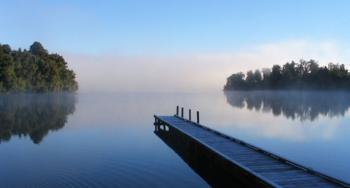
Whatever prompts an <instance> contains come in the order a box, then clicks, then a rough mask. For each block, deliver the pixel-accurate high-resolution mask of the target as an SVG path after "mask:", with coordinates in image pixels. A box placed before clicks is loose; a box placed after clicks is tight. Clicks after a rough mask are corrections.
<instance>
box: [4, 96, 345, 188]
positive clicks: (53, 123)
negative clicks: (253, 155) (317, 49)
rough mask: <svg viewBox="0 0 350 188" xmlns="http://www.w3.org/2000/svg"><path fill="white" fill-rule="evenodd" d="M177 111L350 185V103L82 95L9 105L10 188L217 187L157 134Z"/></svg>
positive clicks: (8, 99)
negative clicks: (158, 124)
mask: <svg viewBox="0 0 350 188" xmlns="http://www.w3.org/2000/svg"><path fill="white" fill-rule="evenodd" d="M176 105H180V106H184V107H185V109H186V112H187V109H188V108H191V109H192V111H195V110H199V111H200V115H201V123H202V124H204V125H207V126H209V127H211V128H214V129H217V130H219V131H221V132H223V133H226V134H228V135H231V136H234V137H236V138H239V139H242V140H244V141H246V142H248V143H251V144H253V145H256V146H258V147H262V148H264V149H266V150H268V151H270V152H272V153H275V154H278V155H280V156H283V157H285V158H287V159H290V160H292V161H294V162H297V163H300V164H302V165H305V166H307V167H310V168H313V169H315V170H317V171H320V172H323V173H325V174H327V175H330V176H333V177H336V178H338V179H342V180H344V181H347V182H350V149H349V146H348V143H350V124H349V123H350V113H349V107H350V94H349V93H345V92H295V91H290V92H282V91H280V92H267V91H265V92H263V91H260V92H222V91H218V92H213V93H133V94H129V93H78V94H76V95H71V94H49V95H48V94H41V95H39V94H17V95H1V96H0V167H1V170H0V180H1V187H11V188H14V187H63V186H64V187H208V186H209V185H208V183H207V182H206V180H205V179H203V178H202V177H201V176H200V175H198V174H197V173H196V172H195V171H194V170H193V169H192V168H191V167H189V165H188V164H187V163H186V162H184V161H183V160H182V159H181V157H180V156H178V155H177V153H176V152H174V151H173V149H172V148H170V147H169V146H168V145H167V144H166V143H164V142H163V141H162V139H160V138H159V137H158V136H157V135H156V134H155V133H154V126H153V121H154V119H153V114H159V115H169V114H174V113H175V107H176ZM185 115H186V117H187V113H185Z"/></svg>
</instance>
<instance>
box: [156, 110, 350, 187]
mask: <svg viewBox="0 0 350 188" xmlns="http://www.w3.org/2000/svg"><path fill="white" fill-rule="evenodd" d="M154 117H155V125H166V126H169V127H172V128H175V129H177V130H178V131H180V132H182V133H184V134H185V135H187V136H188V137H190V138H192V139H194V140H195V141H196V142H198V143H200V144H202V145H203V146H204V147H207V148H208V149H209V150H211V151H213V152H215V153H216V154H217V155H220V156H221V157H223V158H224V159H225V160H228V161H230V162H231V163H232V164H233V165H235V166H238V167H239V168H241V169H242V170H243V171H245V172H246V173H248V174H250V175H251V176H250V177H254V178H256V179H258V180H259V181H261V182H263V184H264V185H266V186H272V187H350V185H349V184H347V183H345V182H342V181H340V180H338V179H335V178H332V177H329V176H326V175H324V174H321V173H319V172H316V171H313V170H311V169H308V168H306V167H303V166H301V165H298V164H295V163H293V162H291V161H288V160H286V159H284V158H281V157H278V156H276V155H274V154H272V153H269V152H267V151H264V150H262V149H260V148H257V147H255V146H252V145H250V144H247V143H245V142H243V141H241V140H238V139H236V138H233V137H230V136H227V135H224V134H222V133H219V132H217V131H215V130H212V129H209V128H207V127H205V126H203V125H200V124H197V123H194V122H191V121H188V120H185V119H183V118H180V117H177V116H154Z"/></svg>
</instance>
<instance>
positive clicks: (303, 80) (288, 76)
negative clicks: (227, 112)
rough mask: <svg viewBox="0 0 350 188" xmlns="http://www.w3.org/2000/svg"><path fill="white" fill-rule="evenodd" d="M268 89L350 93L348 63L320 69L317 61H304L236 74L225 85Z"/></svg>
mask: <svg viewBox="0 0 350 188" xmlns="http://www.w3.org/2000/svg"><path fill="white" fill-rule="evenodd" d="M265 89H306V90H308V89H309V90H326V89H341V90H350V74H349V72H348V70H347V69H346V68H345V66H344V64H333V63H329V64H328V66H320V65H319V64H318V63H317V61H315V60H309V61H305V60H300V61H299V63H296V62H294V61H292V62H287V63H286V64H284V65H282V66H280V65H273V67H272V68H271V69H269V68H265V69H262V71H260V70H255V71H248V72H247V73H246V74H244V73H242V72H239V73H236V74H232V75H231V76H230V77H228V78H227V82H226V85H225V86H224V90H265Z"/></svg>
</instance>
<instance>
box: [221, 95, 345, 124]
mask: <svg viewBox="0 0 350 188" xmlns="http://www.w3.org/2000/svg"><path fill="white" fill-rule="evenodd" d="M225 95H226V98H227V102H228V103H229V104H230V105H232V106H233V107H238V108H246V109H249V110H256V111H261V112H265V113H271V112H272V114H273V115H275V116H281V115H283V116H285V117H287V118H290V119H293V120H294V119H297V120H301V121H304V120H310V121H314V120H315V119H317V118H318V117H319V116H327V117H330V118H333V117H337V116H344V115H345V113H346V112H347V110H348V109H349V107H350V93H348V92H316V91H230V92H225Z"/></svg>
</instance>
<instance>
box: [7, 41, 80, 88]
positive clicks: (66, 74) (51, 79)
mask: <svg viewBox="0 0 350 188" xmlns="http://www.w3.org/2000/svg"><path fill="white" fill-rule="evenodd" d="M77 89H78V83H77V81H76V80H75V73H74V72H73V70H69V69H68V67H67V62H66V61H65V60H64V58H63V57H62V56H61V55H58V54H55V53H53V54H50V53H49V52H48V51H47V50H46V49H45V48H44V47H43V46H42V45H41V44H40V43H39V42H34V43H33V44H32V45H31V46H30V48H29V50H26V49H24V50H22V49H18V50H12V49H11V47H10V46H9V45H7V44H0V92H50V91H52V92H57V91H58V92H59V91H69V92H70V91H76V90H77Z"/></svg>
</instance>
